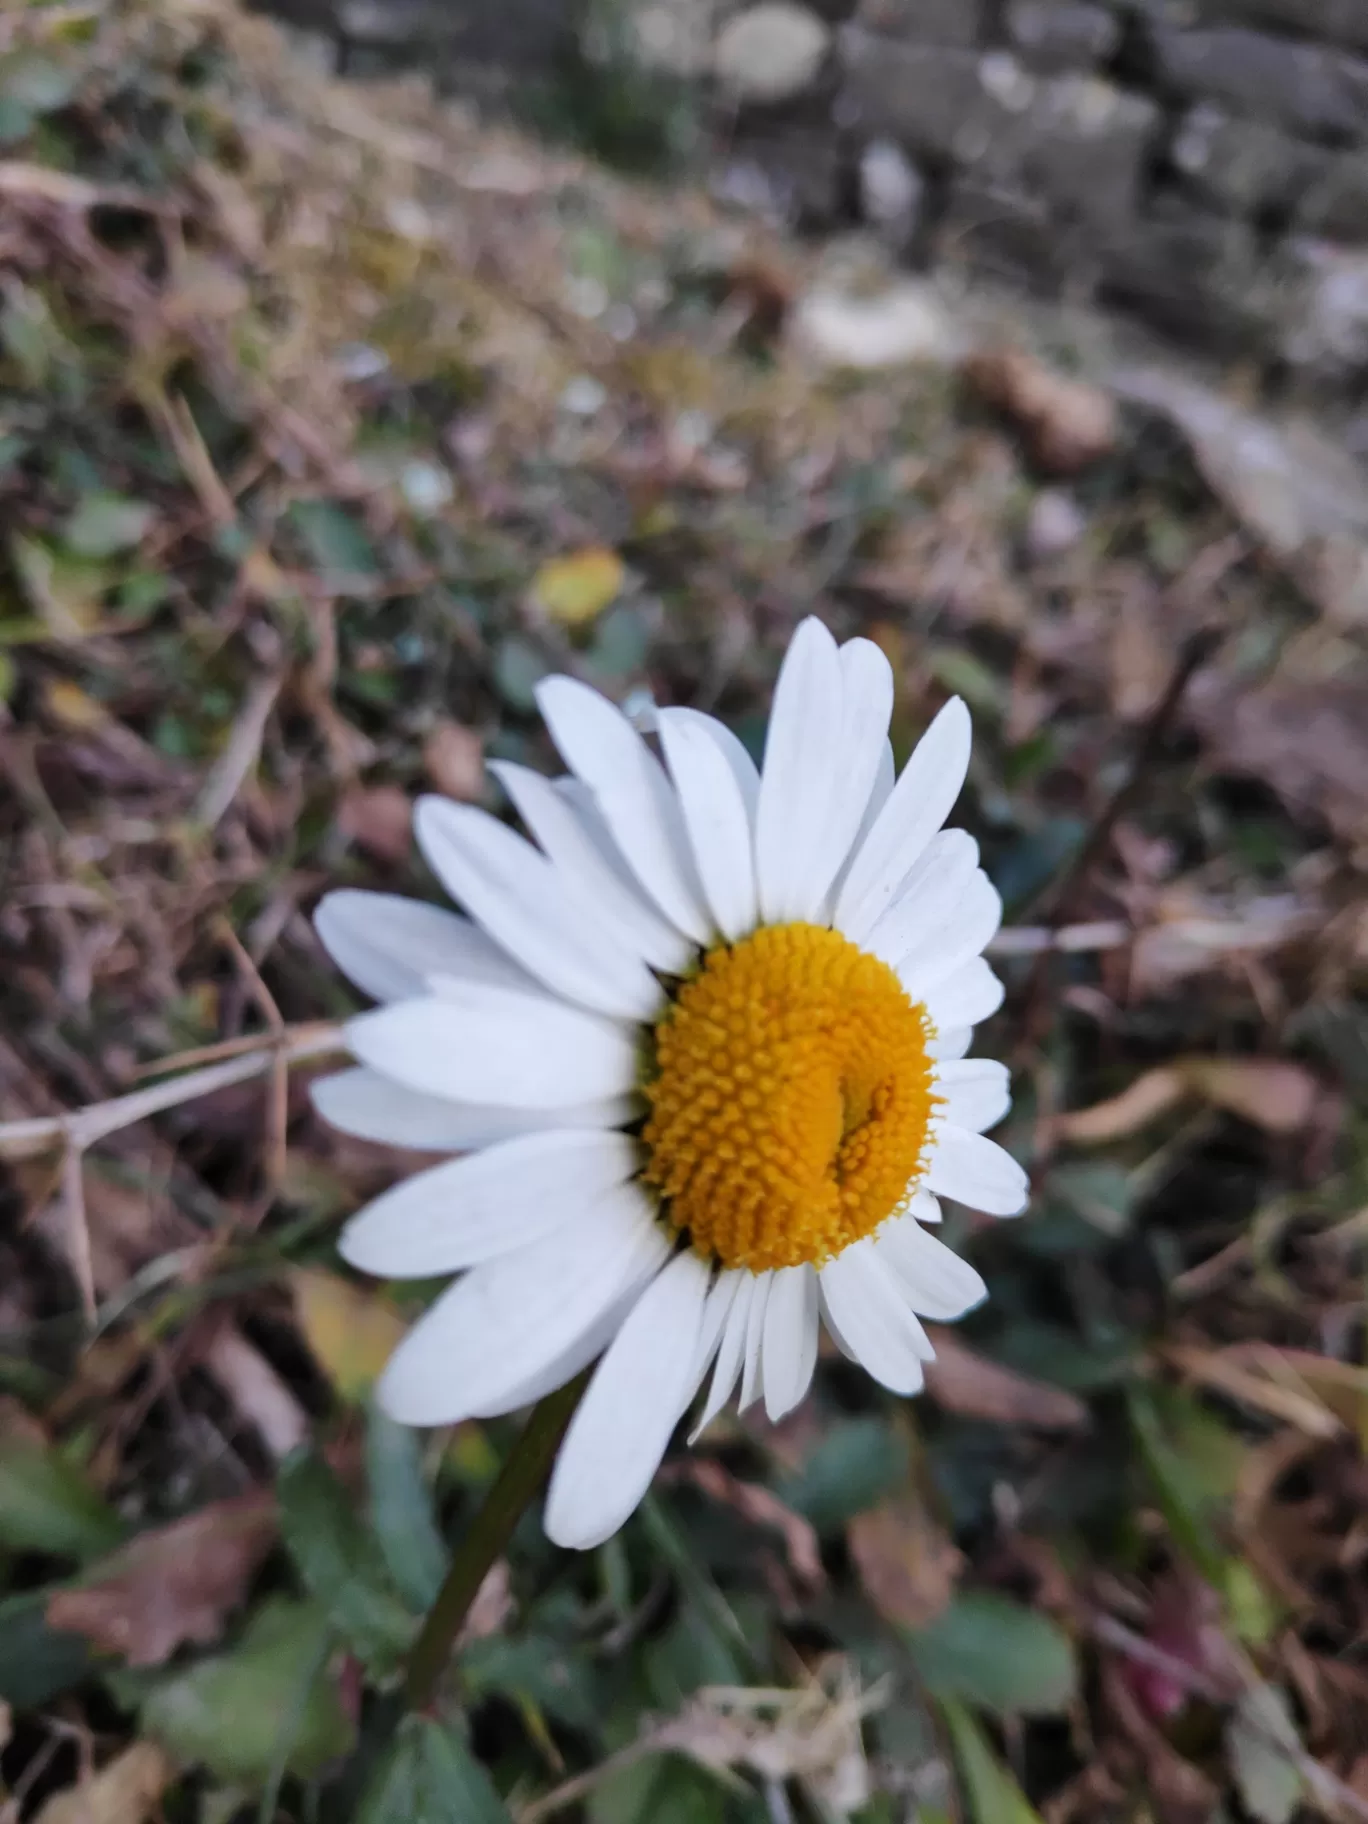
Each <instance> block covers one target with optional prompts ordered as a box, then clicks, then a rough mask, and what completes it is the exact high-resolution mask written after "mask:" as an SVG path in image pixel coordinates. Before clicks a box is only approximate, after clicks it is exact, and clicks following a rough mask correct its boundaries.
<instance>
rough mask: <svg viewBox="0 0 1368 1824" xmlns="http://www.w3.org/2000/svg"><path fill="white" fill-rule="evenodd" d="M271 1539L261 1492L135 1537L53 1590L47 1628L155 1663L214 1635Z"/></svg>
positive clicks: (269, 1514)
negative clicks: (89, 1579) (85, 1577)
mask: <svg viewBox="0 0 1368 1824" xmlns="http://www.w3.org/2000/svg"><path fill="white" fill-rule="evenodd" d="M275 1536H276V1506H275V1497H274V1496H273V1495H272V1494H270V1493H269V1492H268V1491H266V1490H253V1491H252V1492H251V1493H249V1494H246V1495H238V1496H235V1497H234V1498H233V1499H232V1500H229V1501H216V1502H214V1503H213V1505H212V1506H210V1507H205V1508H201V1509H200V1511H199V1512H198V1513H196V1514H189V1515H187V1516H186V1517H185V1519H183V1520H175V1521H173V1522H172V1523H171V1525H170V1526H162V1527H158V1528H156V1529H155V1530H154V1531H152V1532H147V1533H143V1534H142V1535H141V1536H140V1537H139V1538H137V1539H135V1540H133V1542H132V1543H131V1544H130V1545H127V1546H125V1547H123V1549H122V1550H121V1551H118V1552H116V1553H114V1555H113V1556H112V1557H110V1558H107V1559H105V1561H104V1563H103V1564H102V1565H100V1566H99V1567H98V1577H97V1581H95V1582H93V1583H85V1584H82V1585H81V1586H80V1587H79V1588H77V1589H68V1590H58V1592H57V1593H56V1595H55V1596H53V1597H52V1598H51V1599H50V1600H49V1602H48V1606H47V1621H48V1625H49V1627H53V1628H63V1629H65V1630H67V1632H69V1633H73V1634H84V1635H85V1636H86V1637H87V1639H89V1640H90V1641H91V1642H92V1643H93V1645H94V1646H95V1647H96V1648H97V1649H98V1650H99V1651H101V1652H104V1653H115V1654H117V1655H118V1656H119V1657H120V1658H121V1659H123V1660H126V1661H127V1663H128V1664H129V1665H130V1666H160V1665H162V1664H164V1663H165V1661H166V1660H168V1659H169V1658H170V1657H171V1655H172V1654H173V1653H174V1652H175V1651H176V1649H177V1648H178V1647H182V1646H184V1645H185V1644H186V1643H187V1642H188V1641H193V1642H195V1643H196V1644H197V1645H200V1646H207V1645H209V1644H210V1643H212V1642H213V1641H216V1640H217V1639H218V1638H219V1636H220V1634H221V1633H222V1632H223V1627H224V1623H225V1621H226V1619H227V1617H228V1614H229V1612H230V1611H231V1610H232V1609H233V1608H235V1607H236V1606H237V1604H238V1603H239V1602H241V1600H242V1598H243V1595H244V1594H245V1592H246V1589H247V1585H248V1584H249V1583H250V1582H251V1580H252V1577H253V1576H254V1575H255V1573H256V1570H257V1567H258V1566H259V1565H260V1563H261V1561H262V1559H263V1558H264V1557H265V1556H266V1554H267V1552H268V1551H269V1550H270V1549H271V1545H272V1543H273V1542H274V1540H275ZM72 1815H73V1816H75V1815H76V1814H74V1813H73V1814H72ZM100 1815H104V1814H100ZM111 1815H112V1814H111Z"/></svg>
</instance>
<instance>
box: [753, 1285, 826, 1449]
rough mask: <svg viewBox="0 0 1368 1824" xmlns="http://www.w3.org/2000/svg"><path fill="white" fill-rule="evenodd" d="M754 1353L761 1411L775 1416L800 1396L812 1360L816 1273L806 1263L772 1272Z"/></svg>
mask: <svg viewBox="0 0 1368 1824" xmlns="http://www.w3.org/2000/svg"><path fill="white" fill-rule="evenodd" d="M760 1354H761V1374H762V1379H763V1380H764V1383H765V1412H766V1414H767V1415H768V1417H769V1418H770V1419H771V1420H774V1421H777V1420H779V1419H782V1418H783V1416H784V1414H785V1413H787V1412H792V1411H793V1408H794V1407H795V1406H796V1405H797V1404H798V1402H799V1401H800V1400H801V1399H802V1398H803V1396H804V1394H805V1393H806V1392H807V1390H808V1387H809V1385H810V1384H811V1381H812V1371H813V1369H814V1368H815V1367H816V1365H817V1275H816V1273H815V1272H814V1271H813V1270H812V1268H811V1267H808V1266H801V1267H782V1268H780V1269H779V1270H778V1271H777V1272H776V1273H775V1275H774V1278H773V1280H772V1281H771V1283H770V1291H769V1299H768V1302H767V1303H766V1306H765V1336H764V1343H763V1345H762V1348H761V1352H760Z"/></svg>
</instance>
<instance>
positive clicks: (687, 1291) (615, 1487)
mask: <svg viewBox="0 0 1368 1824" xmlns="http://www.w3.org/2000/svg"><path fill="white" fill-rule="evenodd" d="M708 1278H709V1273H708V1268H707V1267H706V1266H705V1265H704V1264H703V1262H702V1261H701V1260H699V1259H698V1257H697V1256H696V1255H695V1254H691V1253H685V1254H677V1255H676V1256H675V1258H674V1259H673V1260H672V1261H671V1262H670V1264H669V1266H668V1267H666V1268H665V1270H664V1272H663V1273H660V1274H658V1275H657V1277H656V1278H655V1279H654V1280H653V1281H652V1283H651V1284H650V1285H649V1286H648V1287H647V1289H646V1291H645V1292H644V1293H643V1294H642V1295H641V1298H640V1300H639V1301H638V1303H637V1305H636V1308H635V1309H634V1310H633V1311H632V1313H631V1315H630V1316H629V1317H628V1318H627V1320H626V1322H625V1323H624V1324H623V1326H622V1328H621V1330H619V1332H618V1334H617V1336H616V1337H615V1338H614V1339H613V1341H612V1343H611V1344H610V1345H609V1348H608V1353H607V1354H606V1355H605V1356H604V1358H603V1360H602V1361H601V1362H600V1363H599V1365H598V1367H597V1369H596V1370H595V1371H594V1378H593V1380H592V1381H590V1383H589V1386H588V1389H587V1391H586V1392H585V1395H584V1398H583V1399H582V1400H581V1401H580V1404H579V1408H578V1410H577V1411H576V1413H575V1416H574V1418H573V1419H572V1420H571V1421H570V1429H569V1431H568V1432H567V1433H566V1437H565V1442H564V1443H563V1444H562V1445H561V1447H560V1452H559V1455H558V1456H557V1458H556V1467H555V1469H554V1471H553V1472H552V1476H551V1488H550V1492H549V1493H548V1495H547V1499H546V1520H545V1525H546V1533H547V1537H548V1538H550V1539H551V1540H552V1541H553V1542H554V1543H555V1544H556V1545H560V1546H567V1547H570V1548H572V1549H575V1550H579V1551H586V1550H588V1549H589V1547H591V1546H595V1545H602V1543H603V1541H604V1540H605V1539H608V1538H610V1537H611V1536H612V1534H614V1533H615V1532H616V1531H617V1530H618V1528H619V1527H620V1526H621V1525H622V1523H623V1522H624V1521H625V1520H626V1519H627V1517H628V1515H629V1514H631V1512H632V1510H633V1509H634V1508H635V1507H636V1506H637V1504H638V1503H639V1502H640V1500H641V1498H642V1496H643V1495H644V1494H645V1493H646V1490H647V1489H648V1488H649V1487H650V1484H651V1478H652V1477H653V1476H654V1475H655V1472H656V1470H657V1469H658V1468H659V1467H660V1459H661V1458H662V1457H663V1456H664V1455H665V1450H666V1446H667V1445H668V1444H669V1442H670V1436H671V1433H672V1432H673V1431H674V1428H675V1426H676V1424H678V1422H679V1416H680V1414H681V1413H682V1412H683V1410H684V1408H685V1406H687V1405H688V1403H689V1400H690V1399H691V1398H692V1397H693V1392H694V1389H695V1388H696V1387H697V1385H698V1379H697V1374H696V1371H695V1361H696V1357H697V1353H698V1336H699V1330H700V1327H701V1325H702V1321H703V1305H704V1300H705V1299H706V1297H707V1292H708Z"/></svg>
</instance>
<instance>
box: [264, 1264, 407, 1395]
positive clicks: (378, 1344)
mask: <svg viewBox="0 0 1368 1824" xmlns="http://www.w3.org/2000/svg"><path fill="white" fill-rule="evenodd" d="M290 1283H291V1286H292V1287H293V1290H294V1300H295V1315H296V1317H297V1318H298V1319H299V1325H300V1328H301V1329H302V1330H303V1332H304V1336H305V1340H306V1341H307V1343H308V1345H309V1347H310V1349H312V1351H313V1353H314V1355H315V1356H316V1357H317V1359H318V1363H319V1366H320V1367H321V1368H322V1369H323V1370H324V1372H325V1373H326V1374H327V1376H328V1379H329V1380H330V1381H331V1382H332V1384H333V1386H334V1387H336V1389H337V1391H338V1392H339V1393H340V1394H341V1396H342V1398H343V1399H344V1400H360V1399H364V1398H365V1396H366V1394H367V1393H369V1392H370V1389H371V1387H372V1386H373V1385H374V1383H375V1381H376V1379H377V1377H378V1376H379V1373H380V1370H381V1369H382V1368H383V1367H384V1365H385V1363H386V1362H387V1361H388V1360H389V1358H390V1356H391V1355H392V1354H393V1353H394V1350H395V1348H396V1347H397V1345H398V1342H399V1339H400V1337H402V1336H403V1334H404V1322H403V1319H402V1318H401V1317H400V1316H399V1314H398V1312H397V1311H395V1310H394V1309H393V1308H392V1307H391V1306H390V1305H387V1304H386V1303H385V1302H384V1300H383V1298H382V1297H381V1296H380V1294H379V1293H378V1292H372V1291H369V1290H363V1289H362V1288H361V1287H359V1286H354V1285H352V1284H351V1283H350V1282H349V1281H348V1280H345V1279H340V1278H339V1277H338V1276H337V1275H336V1274H335V1273H323V1272H319V1271H315V1270H314V1269H312V1268H301V1269H300V1270H299V1271H298V1272H296V1273H294V1274H292V1275H291V1280H290Z"/></svg>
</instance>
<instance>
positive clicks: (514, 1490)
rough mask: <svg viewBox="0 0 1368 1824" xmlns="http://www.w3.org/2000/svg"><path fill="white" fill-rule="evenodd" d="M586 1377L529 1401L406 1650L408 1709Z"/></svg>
mask: <svg viewBox="0 0 1368 1824" xmlns="http://www.w3.org/2000/svg"><path fill="white" fill-rule="evenodd" d="M588 1379H589V1375H588V1372H587V1370H586V1372H585V1373H584V1374H581V1375H577V1376H576V1377H575V1379H574V1380H573V1381H567V1383H566V1384H565V1386H564V1387H558V1388H557V1389H556V1391H555V1392H554V1393H548V1394H547V1396H546V1398H545V1399H543V1400H539V1401H538V1402H537V1404H536V1406H534V1407H533V1409H532V1416H531V1418H529V1419H528V1421H527V1423H526V1425H525V1426H524V1427H523V1431H522V1436H521V1437H520V1438H519V1439H518V1441H517V1443H516V1444H515V1445H514V1446H513V1448H512V1450H511V1451H510V1452H509V1453H508V1456H507V1457H506V1458H505V1460H504V1466H503V1468H502V1469H501V1470H500V1471H499V1474H498V1476H497V1478H496V1479H495V1482H494V1486H493V1487H492V1488H491V1489H490V1491H489V1493H488V1494H487V1495H486V1496H485V1500H484V1506H483V1507H482V1508H481V1509H480V1511H479V1513H478V1514H477V1515H476V1516H475V1523H474V1525H473V1526H472V1527H471V1529H470V1531H469V1532H468V1533H467V1534H466V1536H465V1538H464V1539H463V1540H462V1541H461V1543H460V1545H459V1546H458V1547H457V1550H456V1553H455V1555H454V1557H453V1558H452V1561H451V1569H450V1570H449V1571H448V1572H447V1574H446V1582H445V1583H444V1584H443V1585H442V1587H441V1589H440V1590H439V1591H438V1592H437V1600H436V1601H435V1602H434V1603H433V1605H432V1607H431V1608H430V1609H429V1610H428V1614H427V1619H426V1621H424V1623H423V1627H422V1631H421V1633H420V1634H419V1636H418V1638H417V1640H415V1641H414V1643H413V1646H412V1648H411V1649H410V1651H409V1657H408V1670H407V1673H406V1675H405V1679H404V1690H405V1696H406V1698H407V1700H408V1707H409V1709H410V1710H426V1709H427V1708H428V1707H429V1706H430V1705H431V1703H432V1700H433V1698H434V1697H435V1696H436V1694H437V1687H438V1685H439V1684H440V1683H441V1678H442V1674H443V1672H444V1671H445V1670H446V1664H447V1661H448V1659H449V1658H450V1657H451V1649H452V1647H453V1646H454V1645H455V1644H456V1637H457V1635H458V1634H459V1633H460V1631H461V1629H462V1627H463V1626H464V1624H465V1619H466V1616H467V1615H468V1614H469V1613H470V1605H471V1603H473V1602H474V1600H475V1597H476V1594H477V1593H478V1591H479V1588H480V1585H481V1584H482V1583H483V1582H484V1580H485V1578H486V1576H487V1575H488V1573H489V1571H490V1570H491V1568H492V1567H493V1565H494V1562H495V1560H496V1559H497V1558H498V1557H499V1555H500V1553H501V1552H503V1551H504V1549H505V1548H506V1547H507V1545H508V1542H509V1540H510V1539H511V1538H512V1536H513V1529H514V1527H516V1526H517V1524H518V1522H519V1520H520V1519H521V1518H522V1516H523V1511H524V1509H525V1508H526V1507H527V1504H528V1502H529V1501H531V1499H532V1497H533V1496H534V1495H535V1494H536V1493H537V1491H538V1489H540V1487H541V1485H542V1483H543V1482H544V1481H545V1480H546V1475H547V1472H548V1470H549V1469H550V1467H551V1459H552V1458H553V1457H554V1456H555V1454H556V1447H557V1446H558V1445H559V1443H560V1441H561V1439H562V1438H563V1437H564V1436H565V1432H566V1428H567V1426H568V1425H569V1423H570V1420H571V1419H572V1418H573V1417H574V1413H575V1408H576V1406H578V1405H579V1401H580V1395H581V1394H582V1393H583V1392H584V1388H585V1384H586V1383H587V1381H588Z"/></svg>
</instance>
